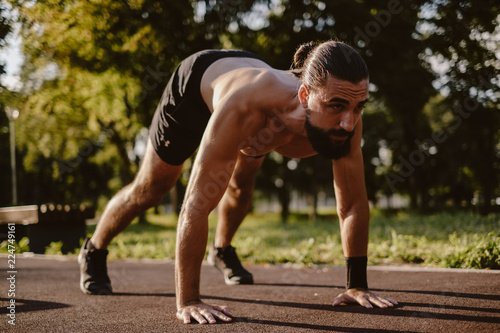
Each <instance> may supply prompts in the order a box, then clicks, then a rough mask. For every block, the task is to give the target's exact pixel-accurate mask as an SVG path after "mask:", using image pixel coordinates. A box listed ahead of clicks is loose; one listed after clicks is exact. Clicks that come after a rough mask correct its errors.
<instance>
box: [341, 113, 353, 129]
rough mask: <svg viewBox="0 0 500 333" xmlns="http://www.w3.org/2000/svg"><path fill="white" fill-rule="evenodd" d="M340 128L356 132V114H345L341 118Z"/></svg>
mask: <svg viewBox="0 0 500 333" xmlns="http://www.w3.org/2000/svg"><path fill="white" fill-rule="evenodd" d="M339 126H340V128H342V129H343V130H345V131H347V132H352V131H353V130H354V114H353V112H351V111H347V112H344V113H343V114H342V116H341V118H340V124H339Z"/></svg>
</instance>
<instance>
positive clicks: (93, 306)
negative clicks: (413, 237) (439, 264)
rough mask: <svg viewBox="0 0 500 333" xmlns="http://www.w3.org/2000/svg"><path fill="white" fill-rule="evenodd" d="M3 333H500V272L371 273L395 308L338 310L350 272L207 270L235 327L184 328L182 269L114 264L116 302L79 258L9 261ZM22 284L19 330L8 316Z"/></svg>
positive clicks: (209, 289)
mask: <svg viewBox="0 0 500 333" xmlns="http://www.w3.org/2000/svg"><path fill="white" fill-rule="evenodd" d="M0 261H1V264H0V269H1V270H2V272H1V277H2V278H1V280H0V281H1V283H0V314H1V316H0V331H1V332H5V331H19V332H324V331H333V332H440V333H445V332H474V333H475V332H499V331H500V272H498V271H497V272H493V271H468V270H426V269H413V268H411V269H408V268H401V267H375V268H371V267H370V268H369V271H368V279H369V285H370V287H371V288H372V289H373V290H374V291H376V292H378V293H380V294H382V295H385V296H388V297H392V298H394V299H396V300H398V301H399V306H396V307H395V308H390V309H364V308H362V307H360V306H357V305H346V306H340V307H335V308H334V307H332V306H331V302H332V301H333V299H334V297H335V296H336V295H337V294H338V293H340V292H341V291H342V289H343V288H342V286H343V284H344V270H343V269H342V268H336V267H331V268H323V269H320V268H318V269H296V268H289V267H288V268H287V267H284V266H248V267H247V268H248V269H249V270H250V271H251V272H252V273H253V274H254V279H255V285H251V286H232V287H227V286H226V285H225V284H224V283H223V280H222V277H221V275H220V273H219V272H218V271H217V270H216V269H215V268H213V267H210V266H208V265H206V264H204V265H203V267H202V284H201V288H202V289H201V291H202V295H203V298H204V299H205V300H206V301H207V302H212V303H215V304H221V305H228V306H229V307H230V309H231V311H232V313H233V314H234V321H233V322H232V323H229V324H227V323H218V324H215V325H203V326H202V325H198V324H190V325H184V324H182V323H181V322H180V321H179V320H177V319H176V318H175V297H174V293H175V289H174V288H175V287H174V263H173V262H171V261H144V260H143V261H139V260H123V261H113V262H110V263H109V273H110V277H111V280H112V284H113V289H114V291H115V293H116V294H115V295H113V296H88V295H84V294H83V293H82V292H80V290H79V288H78V279H79V268H78V264H77V262H76V258H67V257H46V256H35V257H32V258H28V257H23V256H17V257H16V263H15V269H16V273H14V274H11V273H8V270H9V269H8V267H7V266H8V258H7V256H6V255H2V256H0ZM11 275H15V286H14V288H15V304H16V307H15V324H16V325H15V326H12V325H10V324H9V323H8V321H9V320H10V319H9V317H8V316H7V314H8V311H10V310H9V309H7V306H8V305H9V302H10V299H11V297H10V296H9V295H8V293H9V289H10V288H11V287H12V285H10V282H9V280H7V279H6V278H7V277H9V276H11Z"/></svg>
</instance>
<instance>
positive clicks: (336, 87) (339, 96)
mask: <svg viewBox="0 0 500 333" xmlns="http://www.w3.org/2000/svg"><path fill="white" fill-rule="evenodd" d="M299 99H300V101H301V103H302V105H303V107H304V108H305V109H306V122H305V129H306V133H307V137H308V139H309V141H310V142H311V145H312V147H313V148H314V150H316V151H317V152H318V153H319V154H320V155H322V156H324V157H326V158H330V159H334V160H335V159H339V158H342V157H344V156H347V155H348V154H349V152H350V150H351V138H352V137H353V135H354V132H355V128H356V125H357V124H358V122H359V120H360V119H361V112H362V110H363V108H364V106H365V104H366V102H367V101H368V80H363V81H361V82H359V83H357V84H353V83H350V82H348V81H343V80H339V79H336V78H334V77H331V76H330V77H328V79H327V81H326V84H325V85H324V86H323V87H319V88H317V89H315V90H314V91H311V90H309V89H307V87H305V86H302V87H301V88H300V90H299Z"/></svg>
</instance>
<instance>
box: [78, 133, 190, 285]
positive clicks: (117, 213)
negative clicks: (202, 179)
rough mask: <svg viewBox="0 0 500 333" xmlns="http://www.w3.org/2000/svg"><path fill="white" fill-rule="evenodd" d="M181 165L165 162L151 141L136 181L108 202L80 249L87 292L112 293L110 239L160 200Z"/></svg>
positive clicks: (173, 181) (82, 274)
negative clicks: (92, 231)
mask: <svg viewBox="0 0 500 333" xmlns="http://www.w3.org/2000/svg"><path fill="white" fill-rule="evenodd" d="M181 170H182V165H180V166H173V165H169V164H167V163H165V162H163V161H162V160H161V159H160V158H159V157H158V155H157V154H156V152H155V150H154V149H153V146H152V145H151V142H149V141H148V145H147V148H146V154H145V155H144V159H143V161H142V163H141V166H140V168H139V172H138V173H137V176H136V177H135V179H134V181H133V182H132V183H131V184H129V185H127V186H125V187H124V188H123V189H122V190H120V191H119V192H118V193H117V194H116V195H115V196H114V197H113V198H112V199H111V201H110V202H109V203H108V205H107V207H106V209H105V210H104V212H103V214H102V216H101V218H100V220H99V223H98V224H97V228H96V231H95V233H94V235H93V236H92V238H91V239H90V241H89V240H87V241H86V242H85V244H84V246H83V247H82V250H81V251H80V258H79V262H80V278H81V279H80V289H82V291H83V292H85V293H88V294H99V293H111V284H110V281H109V278H108V276H107V269H106V255H107V250H106V249H107V247H108V245H109V243H110V242H111V240H112V239H113V238H114V237H115V236H116V235H118V234H119V233H120V232H121V231H123V230H124V229H125V228H126V227H127V226H128V225H129V224H130V222H132V220H133V219H134V218H135V217H137V216H138V215H139V214H141V213H142V212H144V211H145V210H146V209H148V208H150V207H153V206H154V205H156V204H158V203H159V202H160V201H161V199H162V198H163V196H164V195H165V193H167V192H168V191H169V190H170V189H171V188H172V187H173V185H174V184H175V182H176V180H177V178H178V177H179V174H180V172H181Z"/></svg>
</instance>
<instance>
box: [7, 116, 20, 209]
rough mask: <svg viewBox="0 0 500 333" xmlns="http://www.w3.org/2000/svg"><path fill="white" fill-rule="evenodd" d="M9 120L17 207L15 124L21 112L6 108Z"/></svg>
mask: <svg viewBox="0 0 500 333" xmlns="http://www.w3.org/2000/svg"><path fill="white" fill-rule="evenodd" d="M5 113H6V114H7V118H9V132H10V168H11V172H12V205H13V206H16V205H17V177H16V127H15V125H14V122H15V121H16V119H17V118H18V117H19V111H18V110H16V109H11V108H9V107H6V108H5Z"/></svg>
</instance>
